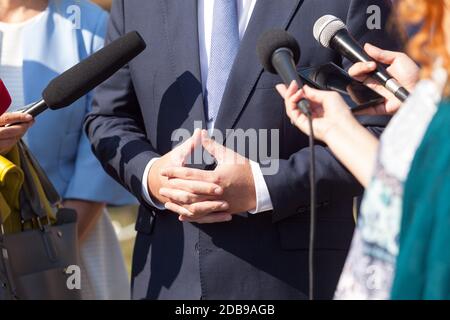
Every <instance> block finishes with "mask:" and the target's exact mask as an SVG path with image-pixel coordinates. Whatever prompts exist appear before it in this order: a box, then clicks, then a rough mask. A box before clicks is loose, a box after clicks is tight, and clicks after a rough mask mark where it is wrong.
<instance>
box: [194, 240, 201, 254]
mask: <svg viewBox="0 0 450 320" xmlns="http://www.w3.org/2000/svg"><path fill="white" fill-rule="evenodd" d="M195 252H196V253H200V245H199V244H198V242H197V243H196V244H195Z"/></svg>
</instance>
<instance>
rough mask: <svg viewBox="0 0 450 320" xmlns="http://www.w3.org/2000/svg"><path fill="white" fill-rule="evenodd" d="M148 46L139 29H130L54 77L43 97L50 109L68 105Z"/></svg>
mask: <svg viewBox="0 0 450 320" xmlns="http://www.w3.org/2000/svg"><path fill="white" fill-rule="evenodd" d="M145 48H146V44H145V42H144V40H143V39H142V37H141V36H140V35H139V33H138V32H136V31H133V32H130V33H128V34H126V35H124V36H122V37H120V38H118V39H117V40H115V41H113V42H111V43H110V44H108V45H107V46H105V47H104V48H103V49H101V50H99V51H97V52H96V53H94V54H92V55H91V56H90V57H88V58H87V59H85V60H83V61H82V62H80V63H79V64H77V65H75V66H74V67H72V68H70V69H69V70H67V71H66V72H64V73H63V74H61V75H60V76H58V77H56V78H55V79H53V80H52V81H51V82H50V84H49V85H48V86H47V88H45V90H44V92H43V93H42V97H43V99H44V101H45V103H46V104H47V106H48V107H49V108H50V109H53V110H55V109H60V108H64V107H67V106H68V105H70V104H72V103H74V102H75V101H76V100H78V99H79V98H81V97H82V96H84V95H86V94H87V93H88V92H89V91H91V90H92V89H94V88H95V87H97V86H98V85H100V84H101V83H102V82H104V81H105V80H107V79H108V78H109V77H111V76H112V75H113V74H114V73H116V72H117V71H119V70H120V69H121V68H122V67H123V66H125V65H126V64H127V63H128V62H130V61H131V60H132V59H134V58H135V57H136V56H137V55H139V54H140V53H141V52H142V51H144V49H145Z"/></svg>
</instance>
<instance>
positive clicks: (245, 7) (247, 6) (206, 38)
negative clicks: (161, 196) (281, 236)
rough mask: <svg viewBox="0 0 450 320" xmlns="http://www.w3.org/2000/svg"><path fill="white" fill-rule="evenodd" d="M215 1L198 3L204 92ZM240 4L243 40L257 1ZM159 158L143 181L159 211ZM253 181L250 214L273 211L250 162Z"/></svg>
mask: <svg viewBox="0 0 450 320" xmlns="http://www.w3.org/2000/svg"><path fill="white" fill-rule="evenodd" d="M214 1H215V0H199V1H198V35H199V51H200V68H201V76H202V85H203V92H205V90H206V83H207V80H208V69H209V62H210V54H211V37H212V29H213V19H214V14H213V13H214ZM236 1H237V3H238V17H239V38H240V39H241V40H242V38H243V37H244V34H245V31H246V29H247V26H248V23H249V22H250V18H251V16H252V13H253V9H254V8H255V4H256V1H257V0H236ZM207 127H208V129H209V130H212V129H213V128H214V122H213V121H211V122H208V123H207ZM156 160H158V158H154V159H152V160H151V161H150V162H149V163H148V165H147V167H146V168H145V171H144V175H143V179H142V190H143V194H144V196H145V199H146V200H147V202H148V203H149V204H151V205H152V206H155V207H157V208H159V209H164V205H162V204H160V203H156V201H154V200H153V199H152V197H151V196H150V193H149V190H148V183H147V180H148V174H149V172H150V168H151V166H152V165H153V163H154V162H155V161H156ZM250 165H251V169H252V174H253V179H254V183H255V191H256V203H257V204H256V208H255V209H254V210H251V211H250V213H252V214H254V213H260V212H265V211H270V210H273V205H272V200H271V199H270V194H269V190H268V188H267V184H266V182H265V180H264V176H263V174H262V171H261V167H260V165H259V164H258V163H256V162H254V161H250Z"/></svg>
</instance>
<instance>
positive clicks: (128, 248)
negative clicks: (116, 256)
mask: <svg viewBox="0 0 450 320" xmlns="http://www.w3.org/2000/svg"><path fill="white" fill-rule="evenodd" d="M137 210H138V208H137V207H135V206H132V207H131V206H129V207H111V208H108V211H109V214H110V216H111V219H112V221H113V222H117V223H119V224H120V225H121V227H122V228H124V227H126V226H129V225H134V224H135V223H136V218H137ZM134 240H135V238H133V239H130V240H127V241H121V242H120V247H121V248H122V252H123V256H124V258H125V264H126V267H127V271H128V275H129V276H131V261H132V258H133V248H134Z"/></svg>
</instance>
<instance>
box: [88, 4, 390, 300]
mask: <svg viewBox="0 0 450 320" xmlns="http://www.w3.org/2000/svg"><path fill="white" fill-rule="evenodd" d="M373 4H375V5H378V6H379V7H380V9H381V14H382V23H383V25H384V24H385V23H386V22H387V19H388V18H387V17H388V16H389V10H390V8H389V6H390V1H383V0H337V1H336V0H304V1H303V0H259V1H258V2H257V4H256V7H255V9H254V12H253V16H252V18H251V21H250V23H249V26H248V28H247V31H246V34H245V36H244V39H243V41H242V43H241V46H240V51H239V53H238V56H237V59H236V62H235V65H234V67H233V70H232V72H231V75H230V80H229V83H228V86H227V88H226V90H225V94H224V98H223V101H222V106H221V109H220V112H219V115H218V118H217V120H216V125H215V126H216V128H218V129H220V130H222V131H223V132H225V130H226V129H230V128H234V129H244V130H247V129H257V130H259V129H268V130H270V129H278V130H279V132H280V141H279V143H280V150H279V151H280V156H279V158H280V169H279V172H278V173H277V174H275V175H267V176H265V180H266V183H267V186H268V189H269V192H270V196H271V199H272V202H273V206H274V210H273V212H267V213H261V214H257V215H245V214H243V215H239V216H236V217H235V218H234V219H233V221H232V222H230V223H223V224H213V225H198V224H191V223H180V222H179V221H178V220H177V216H176V215H175V214H173V213H170V212H167V211H159V210H157V209H156V208H152V207H150V206H148V205H147V204H146V202H145V200H144V199H143V194H142V187H141V185H142V181H141V180H142V176H143V173H144V169H145V167H146V165H147V163H148V162H149V161H150V160H151V159H152V158H154V157H159V156H160V155H162V154H165V153H167V152H168V151H170V150H171V149H172V148H173V146H174V145H175V144H176V143H177V142H173V141H172V139H171V135H172V132H173V131H174V130H175V129H178V128H185V129H188V130H190V132H193V130H194V122H195V121H201V123H203V126H204V127H205V113H204V104H203V96H202V84H201V81H202V79H201V73H200V63H199V46H198V30H197V29H198V28H197V23H198V22H197V1H195V0H182V1H180V0H147V1H142V0H126V1H124V0H118V1H115V2H114V5H113V9H112V13H111V21H110V26H109V32H108V36H107V39H108V41H111V40H114V39H116V38H117V37H119V36H121V35H123V34H125V33H126V32H129V31H132V30H137V31H139V32H140V33H141V35H142V36H143V38H144V39H145V41H146V42H147V44H148V48H147V50H146V51H145V52H144V53H143V54H141V55H140V56H139V57H138V58H136V59H135V60H134V61H133V62H131V63H130V64H129V66H127V67H125V68H123V69H122V70H120V71H119V72H118V73H117V74H116V75H114V76H113V77H112V78H110V79H109V80H108V81H107V82H106V83H104V84H103V85H102V86H100V87H99V89H98V90H97V92H96V99H95V104H94V110H93V112H92V114H91V115H90V116H88V118H87V121H86V129H87V132H88V135H89V137H90V140H91V142H92V144H93V150H94V152H95V154H96V155H97V157H98V158H99V160H100V161H101V162H102V164H103V165H104V167H105V169H106V170H107V172H108V173H109V174H110V175H111V176H113V177H114V178H115V179H117V181H119V182H120V183H122V184H123V185H124V186H125V187H127V188H128V189H129V190H130V191H131V192H132V193H133V194H134V195H135V196H136V197H137V198H138V199H140V202H141V208H140V211H139V217H138V221H137V224H136V229H137V231H138V235H137V240H136V246H135V251H134V258H133V271H132V273H133V274H132V276H133V283H132V291H133V297H134V298H135V299H140V298H149V299H200V298H204V299H303V298H306V296H307V293H308V281H307V280H308V251H307V247H308V237H309V217H308V212H309V211H308V209H309V205H310V203H309V183H308V181H309V180H308V179H309V178H308V177H309V171H308V170H309V152H308V148H307V146H308V139H307V137H306V136H304V135H303V134H301V133H300V132H299V131H298V129H296V128H295V127H293V126H292V125H291V124H290V121H289V119H288V118H287V117H286V115H285V109H284V105H283V101H282V99H281V98H280V97H279V95H278V93H277V92H276V91H275V89H274V86H275V84H277V83H279V82H281V80H280V78H279V77H278V76H275V75H272V74H269V73H266V72H263V69H262V67H261V66H260V64H259V62H258V59H257V56H256V50H255V49H256V43H257V40H258V38H259V36H260V35H261V34H262V33H263V32H264V31H266V30H268V29H271V28H283V29H287V30H289V32H290V33H292V34H293V35H294V36H295V37H296V38H297V39H298V41H299V43H300V45H301V48H302V57H301V62H300V64H299V67H304V66H313V65H319V64H323V63H326V62H329V61H333V62H335V63H336V64H338V65H342V66H344V67H348V62H346V61H342V59H341V57H340V56H339V55H337V54H336V53H334V52H333V51H331V50H327V49H323V48H322V47H320V46H319V45H318V44H317V43H316V41H315V40H314V38H313V34H312V29H313V25H314V22H315V21H316V20H317V19H318V18H319V17H321V16H322V15H324V14H333V15H335V16H338V17H340V18H341V19H342V20H343V21H345V22H346V23H347V25H348V26H349V29H350V31H351V32H352V33H353V34H354V35H355V36H356V38H358V39H359V40H360V41H361V42H363V43H364V42H372V43H374V44H376V45H379V46H381V47H384V48H388V49H389V48H390V49H398V48H397V45H396V43H395V41H392V40H391V39H392V38H391V37H390V36H389V35H388V34H387V32H386V31H385V30H384V29H383V30H369V29H368V28H367V27H366V20H367V18H368V15H367V13H366V11H367V8H368V7H369V6H370V5H373ZM371 130H373V132H374V133H380V131H381V129H380V128H376V127H374V128H371ZM269 143H271V141H269ZM316 153H317V187H318V224H317V229H318V231H317V243H316V247H317V252H316V288H317V290H316V293H317V294H316V298H321V299H329V298H332V296H333V292H334V290H335V287H336V284H337V281H338V278H339V274H340V272H341V270H342V267H343V264H344V261H345V257H346V254H347V251H348V247H349V244H350V241H351V237H352V232H353V228H354V221H353V216H352V199H353V197H355V196H358V195H361V193H362V188H361V186H360V185H359V184H358V183H357V182H356V180H355V179H354V178H353V177H352V175H351V174H350V173H349V172H348V171H347V170H345V169H344V168H343V166H342V165H341V164H340V163H339V162H338V161H337V160H336V159H335V158H334V157H333V155H332V154H331V153H330V151H329V150H328V149H327V148H326V147H324V146H321V145H319V146H317V147H316ZM253 160H255V161H258V160H259V159H256V158H255V159H253Z"/></svg>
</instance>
